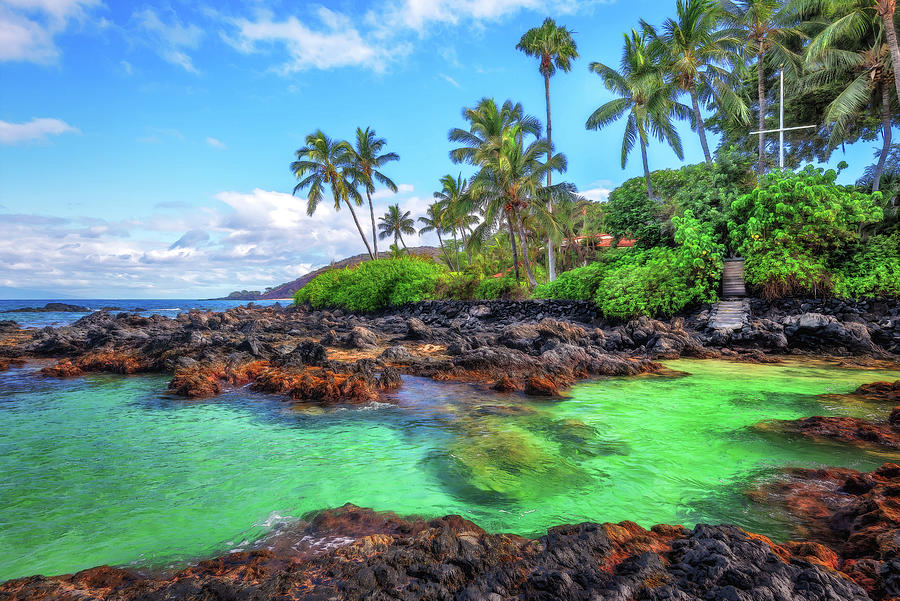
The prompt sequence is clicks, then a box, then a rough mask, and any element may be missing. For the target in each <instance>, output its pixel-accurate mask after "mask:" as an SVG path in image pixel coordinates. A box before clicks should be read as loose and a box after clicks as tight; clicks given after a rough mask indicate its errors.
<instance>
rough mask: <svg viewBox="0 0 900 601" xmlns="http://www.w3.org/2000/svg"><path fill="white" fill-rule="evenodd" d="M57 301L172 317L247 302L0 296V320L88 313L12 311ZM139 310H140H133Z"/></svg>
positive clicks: (53, 320) (47, 319) (59, 321)
mask: <svg viewBox="0 0 900 601" xmlns="http://www.w3.org/2000/svg"><path fill="white" fill-rule="evenodd" d="M53 302H61V303H66V304H69V305H78V306H79V307H85V308H87V309H90V310H91V311H99V310H100V309H103V308H104V307H116V308H118V309H120V310H122V311H128V312H134V313H139V314H140V315H143V316H145V317H146V316H149V315H164V316H165V317H175V316H176V315H179V314H180V313H187V312H188V311H190V310H191V309H200V310H202V311H227V310H228V309H231V308H233V307H239V306H241V305H246V304H247V303H248V302H249V301H233V300H197V299H163V300H160V299H124V300H123V299H79V300H66V299H62V300H58V299H43V300H2V299H0V321H3V320H5V319H11V320H13V321H15V322H18V323H19V324H20V325H21V326H22V327H24V328H43V327H47V326H53V327H60V326H65V325H69V324H70V323H73V322H75V321H78V320H79V319H81V318H82V317H84V316H85V315H89V314H88V313H68V312H66V313H57V312H52V311H51V312H47V313H44V312H31V311H26V312H21V313H20V312H18V311H16V312H13V311H12V310H13V309H22V308H28V307H43V306H44V305H46V304H47V303H53ZM276 303H279V301H271V300H261V301H253V304H255V305H258V306H266V305H273V304H276ZM280 304H282V305H286V304H290V301H280ZM135 309H141V311H135Z"/></svg>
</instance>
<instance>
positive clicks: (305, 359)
mask: <svg viewBox="0 0 900 601" xmlns="http://www.w3.org/2000/svg"><path fill="white" fill-rule="evenodd" d="M326 361H328V351H327V350H326V349H325V347H324V346H322V345H321V344H318V343H316V342H310V341H304V342H301V343H300V344H298V345H297V346H296V347H295V348H294V350H292V351H291V352H290V353H288V354H287V355H285V356H284V357H281V358H280V359H279V360H278V361H277V363H278V365H281V366H285V367H303V366H304V365H312V366H322V365H324V364H325V362H326Z"/></svg>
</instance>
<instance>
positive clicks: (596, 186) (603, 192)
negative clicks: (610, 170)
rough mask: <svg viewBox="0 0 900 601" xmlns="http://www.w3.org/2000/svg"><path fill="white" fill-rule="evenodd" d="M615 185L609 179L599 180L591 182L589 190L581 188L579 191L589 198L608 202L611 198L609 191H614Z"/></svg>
mask: <svg viewBox="0 0 900 601" xmlns="http://www.w3.org/2000/svg"><path fill="white" fill-rule="evenodd" d="M613 188H614V185H613V183H612V182H611V181H609V180H599V181H596V182H594V183H592V184H591V187H590V188H588V189H587V190H579V191H578V193H579V194H580V195H581V196H584V197H585V198H587V199H588V200H593V201H594V202H606V201H607V200H609V193H610V192H612V191H613Z"/></svg>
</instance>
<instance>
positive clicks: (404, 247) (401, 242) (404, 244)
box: [397, 233, 409, 250]
mask: <svg viewBox="0 0 900 601" xmlns="http://www.w3.org/2000/svg"><path fill="white" fill-rule="evenodd" d="M397 235H398V236H400V244H402V245H403V250H409V249H408V248H406V242H404V241H403V234H400V233H398V234H397Z"/></svg>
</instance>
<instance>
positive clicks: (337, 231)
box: [0, 189, 368, 298]
mask: <svg viewBox="0 0 900 601" xmlns="http://www.w3.org/2000/svg"><path fill="white" fill-rule="evenodd" d="M159 205H162V206H158V208H157V209H155V210H156V211H165V210H166V208H172V207H173V203H166V202H162V203H159ZM179 208H180V209H181V210H179V212H178V213H177V215H173V214H172V213H171V212H156V213H153V214H151V215H149V216H147V217H141V218H137V217H136V218H132V219H129V220H127V221H123V222H108V221H104V220H101V219H88V218H80V219H66V218H61V217H52V216H45V215H27V214H16V215H11V214H0V281H9V282H12V283H11V284H8V285H10V286H15V287H18V288H41V289H48V288H49V289H57V290H59V291H60V294H64V293H68V294H73V295H76V296H96V295H97V294H98V292H100V291H103V292H104V294H109V295H111V296H122V297H134V298H139V297H148V296H150V297H154V296H180V295H187V296H198V297H209V296H214V295H218V294H225V293H227V292H229V291H231V290H234V289H241V288H252V289H262V288H264V287H266V286H271V285H275V284H279V283H282V282H286V281H290V280H292V279H294V278H296V277H298V276H300V275H302V274H303V273H306V272H307V271H309V270H310V269H311V268H313V267H314V266H319V265H325V264H328V263H329V262H330V261H332V260H336V259H341V258H344V257H347V256H350V255H355V254H359V253H362V252H365V247H364V245H363V243H362V240H361V238H360V237H359V232H358V231H357V230H356V227H355V225H354V224H353V220H352V218H351V217H350V214H349V212H348V211H347V210H346V208H344V209H343V210H341V211H335V210H334V209H333V207H332V206H330V204H328V203H325V204H322V205H320V207H319V210H318V211H317V212H316V214H315V215H313V216H312V217H310V216H307V215H306V200H305V199H304V198H298V197H294V196H291V195H290V194H285V193H282V192H274V191H269V190H262V189H256V190H253V191H251V192H246V193H245V192H235V191H229V192H222V193H220V194H217V195H216V197H215V203H214V204H213V205H212V206H208V207H197V206H194V208H190V209H185V208H184V207H182V206H180V205H179ZM358 216H359V218H360V220H361V223H362V224H363V225H364V226H365V225H366V224H367V219H366V217H367V215H366V214H364V213H363V212H362V211H358ZM367 231H368V230H367ZM173 240H174V242H172V241H173Z"/></svg>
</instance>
